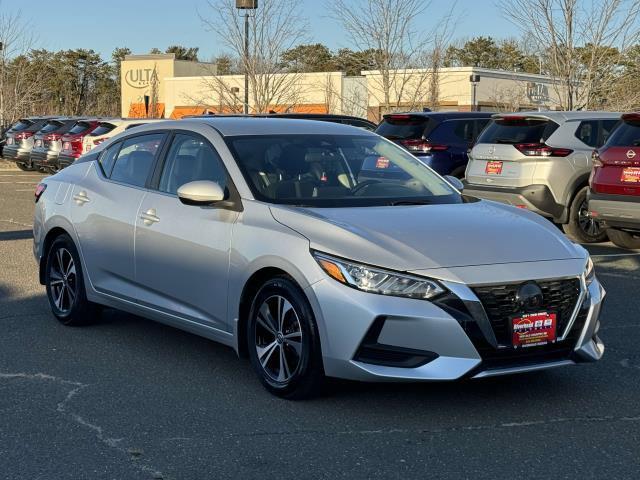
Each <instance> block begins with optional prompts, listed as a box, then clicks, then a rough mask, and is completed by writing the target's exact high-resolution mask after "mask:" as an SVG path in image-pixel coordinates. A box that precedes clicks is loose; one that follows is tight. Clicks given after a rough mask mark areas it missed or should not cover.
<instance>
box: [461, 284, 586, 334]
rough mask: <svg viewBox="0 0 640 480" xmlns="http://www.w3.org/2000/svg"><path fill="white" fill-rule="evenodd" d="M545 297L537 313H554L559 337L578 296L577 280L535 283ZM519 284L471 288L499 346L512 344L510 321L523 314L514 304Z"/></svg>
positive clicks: (516, 304)
mask: <svg viewBox="0 0 640 480" xmlns="http://www.w3.org/2000/svg"><path fill="white" fill-rule="evenodd" d="M537 283H538V286H539V287H540V289H541V290H542V294H543V296H544V301H543V305H542V306H541V307H540V309H539V310H540V311H547V312H556V314H557V317H556V322H557V323H556V324H557V335H558V336H561V335H562V334H563V333H564V331H565V329H566V327H567V325H568V324H569V321H570V320H571V315H572V314H573V311H574V309H575V307H576V303H577V302H578V298H579V297H580V280H579V279H578V278H571V279H564V280H551V281H542V282H537ZM520 287H521V284H513V285H499V286H496V285H491V286H486V287H475V288H473V291H474V293H475V294H476V295H477V297H478V299H479V300H480V302H482V306H483V307H484V310H485V312H486V313H487V316H488V318H489V321H490V322H491V326H492V328H493V332H494V334H495V336H496V340H497V341H498V345H502V346H510V345H511V340H512V339H511V324H510V323H511V319H512V318H513V317H515V316H517V315H519V314H522V313H525V312H522V311H521V310H520V307H519V305H518V303H517V302H516V294H517V292H518V289H519V288H520Z"/></svg>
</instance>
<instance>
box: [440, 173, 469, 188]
mask: <svg viewBox="0 0 640 480" xmlns="http://www.w3.org/2000/svg"><path fill="white" fill-rule="evenodd" d="M444 179H445V180H446V181H447V182H448V183H449V185H451V186H452V187H453V188H455V189H456V190H459V191H462V190H463V189H464V184H463V183H462V180H460V179H459V178H456V177H452V176H451V175H445V176H444Z"/></svg>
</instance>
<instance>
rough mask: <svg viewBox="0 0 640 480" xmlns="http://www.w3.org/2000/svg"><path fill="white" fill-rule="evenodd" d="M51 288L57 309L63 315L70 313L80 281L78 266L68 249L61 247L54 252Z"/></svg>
mask: <svg viewBox="0 0 640 480" xmlns="http://www.w3.org/2000/svg"><path fill="white" fill-rule="evenodd" d="M49 287H50V289H51V297H52V300H53V303H54V305H55V306H56V308H57V309H58V310H59V311H60V312H61V313H63V314H66V313H68V312H69V311H70V310H71V309H72V308H73V304H74V302H75V301H76V297H77V296H78V281H77V275H76V264H75V262H74V261H73V256H72V255H71V252H69V250H67V249H66V248H63V247H60V248H58V249H57V250H56V251H55V252H53V258H52V261H51V270H50V271H49Z"/></svg>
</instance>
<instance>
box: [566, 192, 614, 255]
mask: <svg viewBox="0 0 640 480" xmlns="http://www.w3.org/2000/svg"><path fill="white" fill-rule="evenodd" d="M588 189H589V187H584V188H582V189H581V190H579V191H578V193H576V194H575V196H574V197H573V201H572V202H571V206H570V207H569V222H568V223H567V224H565V225H563V229H564V232H565V233H566V234H567V236H569V237H570V238H571V239H572V240H574V241H576V242H579V243H599V242H606V241H607V232H606V231H605V230H604V229H603V228H602V226H601V225H600V222H598V221H597V220H596V219H595V218H593V217H592V216H591V215H590V213H589V205H588V203H587V190H588Z"/></svg>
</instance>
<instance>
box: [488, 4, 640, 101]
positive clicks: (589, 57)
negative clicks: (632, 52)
mask: <svg viewBox="0 0 640 480" xmlns="http://www.w3.org/2000/svg"><path fill="white" fill-rule="evenodd" d="M498 5H499V7H500V9H501V10H502V14H503V15H504V17H505V18H507V19H508V20H510V21H511V22H512V23H513V24H515V25H516V26H518V27H519V28H520V30H521V31H522V32H523V34H524V35H526V36H527V37H528V38H530V39H531V41H532V42H534V43H535V45H536V47H537V50H538V52H539V54H540V55H541V56H543V57H544V58H545V60H546V69H547V71H548V72H547V73H549V75H550V76H552V77H553V78H555V79H556V80H557V83H558V86H557V87H556V89H557V93H558V96H559V97H560V98H561V99H562V103H563V107H564V108H565V109H567V110H573V109H576V108H592V107H594V105H596V97H597V93H598V92H599V91H601V90H602V88H603V87H604V86H606V85H608V84H610V83H612V82H613V80H614V79H615V78H616V76H617V74H618V72H617V68H616V67H617V65H618V64H619V63H620V59H621V56H622V55H624V53H625V51H626V50H627V49H629V48H630V47H631V46H632V45H634V44H635V43H637V42H638V40H639V39H640V28H639V26H638V18H639V14H640V0H607V1H597V0H500V1H499V3H498Z"/></svg>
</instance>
